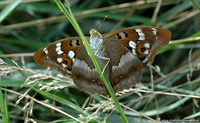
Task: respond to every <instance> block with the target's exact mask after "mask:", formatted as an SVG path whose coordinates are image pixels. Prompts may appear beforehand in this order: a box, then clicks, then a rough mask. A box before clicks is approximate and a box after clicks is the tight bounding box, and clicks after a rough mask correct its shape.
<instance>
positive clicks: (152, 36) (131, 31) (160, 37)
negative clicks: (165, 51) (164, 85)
mask: <svg viewBox="0 0 200 123" xmlns="http://www.w3.org/2000/svg"><path fill="white" fill-rule="evenodd" d="M103 36H104V38H107V39H109V40H119V41H120V43H121V44H122V45H124V46H125V47H127V48H128V49H129V50H130V51H131V52H132V53H133V54H134V55H136V56H137V57H138V58H139V59H140V60H141V62H142V63H143V66H144V67H145V66H148V65H150V64H151V63H153V61H154V58H155V56H156V54H157V52H158V51H159V50H160V49H161V48H162V47H164V46H166V45H167V44H168V43H169V40H170V38H171V32H170V31H169V30H166V29H162V28H154V27H130V28H125V29H120V30H116V31H113V32H110V33H107V34H105V35H103Z"/></svg>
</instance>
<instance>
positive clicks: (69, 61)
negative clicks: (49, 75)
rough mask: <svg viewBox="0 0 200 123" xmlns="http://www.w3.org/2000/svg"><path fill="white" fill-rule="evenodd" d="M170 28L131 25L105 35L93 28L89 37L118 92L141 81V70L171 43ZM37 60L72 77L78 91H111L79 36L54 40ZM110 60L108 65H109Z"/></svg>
mask: <svg viewBox="0 0 200 123" xmlns="http://www.w3.org/2000/svg"><path fill="white" fill-rule="evenodd" d="M170 37H171V33H170V31H168V30H166V29H161V28H153V27H130V28H125V29H120V30H116V31H113V32H110V33H107V34H104V35H101V34H100V33H99V32H98V31H96V30H94V29H92V30H90V38H89V37H86V38H87V40H88V41H89V43H90V46H91V47H92V49H93V50H94V52H95V55H96V56H97V58H98V60H99V61H100V64H101V66H102V67H103V68H104V69H105V71H104V72H105V73H106V75H107V77H108V79H109V81H110V83H111V85H112V87H113V89H114V91H115V92H118V91H122V90H123V89H129V88H130V87H132V86H134V85H135V84H136V83H138V82H140V80H141V77H142V69H143V67H146V66H148V65H150V64H151V63H153V60H154V57H155V55H156V53H157V52H158V50H160V49H161V48H162V47H163V46H165V45H167V44H168V43H169V40H170ZM34 59H35V61H36V62H37V63H38V64H39V65H41V66H45V67H51V68H55V69H57V70H58V71H60V72H61V73H62V74H63V75H66V76H70V77H71V78H72V79H73V81H74V83H75V84H76V85H77V87H78V88H79V90H83V91H85V92H90V93H99V94H108V92H107V90H106V88H105V86H104V84H103V82H102V80H101V77H100V75H99V74H98V72H97V70H96V68H95V67H94V64H93V62H92V60H91V58H90V57H89V55H88V53H87V51H86V49H85V46H84V45H83V42H82V41H81V39H80V38H79V37H73V38H68V39H64V40H60V41H57V42H54V43H52V44H50V45H48V46H46V47H44V48H42V49H40V50H39V51H38V52H36V54H35V56H34ZM107 63H108V64H107Z"/></svg>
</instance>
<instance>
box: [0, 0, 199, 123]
mask: <svg viewBox="0 0 200 123" xmlns="http://www.w3.org/2000/svg"><path fill="white" fill-rule="evenodd" d="M69 3H70V6H71V9H72V12H73V13H74V16H75V17H76V19H77V21H78V22H79V24H80V27H81V29H82V31H83V32H84V34H85V35H89V30H90V29H91V28H95V27H96V26H97V25H98V24H99V23H100V22H101V21H102V19H103V18H104V17H105V16H106V15H107V16H108V17H107V19H106V20H105V21H104V22H103V23H102V24H101V25H100V26H99V27H98V28H97V29H98V31H99V32H100V33H101V34H104V33H108V32H110V31H113V30H116V29H121V28H125V27H131V26H155V27H162V28H166V29H169V30H170V31H171V32H172V39H171V40H172V41H171V42H170V44H169V45H167V46H166V47H164V48H163V49H162V50H161V51H160V52H159V53H158V55H157V56H156V58H155V62H154V63H153V66H152V67H150V68H149V67H147V68H144V70H143V77H142V81H141V83H139V84H137V86H136V87H134V88H133V89H132V90H130V91H128V92H125V91H124V92H123V93H120V94H117V97H118V99H119V101H120V102H121V103H122V104H123V105H125V106H126V107H124V106H122V107H123V108H124V113H125V115H126V117H127V118H128V120H129V122H130V123H133V122H143V123H146V122H148V123H149V122H155V121H154V120H156V121H157V122H166V121H168V122H178V121H180V120H183V119H184V118H186V119H187V120H189V121H199V119H200V110H199V104H200V103H199V101H200V99H199V98H200V94H199V92H200V57H199V56H200V50H199V48H200V42H199V41H200V31H199V30H200V7H199V5H200V0H84V1H83V0H69ZM195 3H196V4H195ZM198 7H199V8H198ZM0 11H1V13H0V22H1V23H0V58H1V59H2V60H3V61H4V62H3V61H0V89H1V91H2V92H3V93H2V94H1V93H0V97H1V100H0V105H1V114H0V116H2V117H3V116H4V115H5V114H6V113H5V112H8V113H9V118H8V119H10V122H12V123H20V122H33V121H35V122H41V123H43V122H44V123H45V122H70V123H71V122H80V121H82V122H111V123H113V122H115V123H121V122H123V120H122V118H121V116H120V114H119V112H118V110H117V109H116V108H115V107H114V104H113V103H112V102H111V100H109V99H108V97H105V96H100V95H97V94H94V95H91V94H87V93H84V92H82V91H79V90H78V89H77V88H76V86H75V85H73V82H72V80H71V79H68V78H66V77H63V76H62V75H60V74H59V73H58V72H57V71H56V70H53V69H50V70H47V68H44V67H40V66H39V65H37V64H36V63H35V62H34V60H33V54H34V52H36V51H37V50H39V49H40V48H42V47H43V46H45V45H47V44H49V43H51V42H54V41H56V40H60V39H63V38H67V37H72V36H77V35H78V34H77V33H76V31H75V30H74V29H73V27H72V25H71V24H70V23H69V21H68V20H67V18H66V17H65V16H64V15H63V13H62V12H61V11H60V9H59V8H58V7H57V5H56V4H55V2H54V1H53V0H14V1H12V0H5V1H0ZM12 60H13V61H14V62H16V63H14V62H13V61H12ZM40 89H42V90H40ZM6 92H7V93H6ZM27 95H29V96H27ZM19 96H20V98H19ZM26 96H27V97H26ZM19 99H20V100H19ZM4 100H7V102H4ZM2 106H3V107H4V108H5V109H6V108H7V110H5V112H2V111H3V108H2ZM127 107H129V108H127ZM104 110H106V111H105V112H103V111H104ZM133 110H136V111H138V112H140V113H142V114H143V115H145V116H146V117H144V116H141V115H140V114H139V113H135V112H134V111H133ZM151 118H152V119H154V120H152V119H151ZM1 121H3V119H1V118H0V122H1ZM7 121H8V120H7ZM199 122H200V121H199Z"/></svg>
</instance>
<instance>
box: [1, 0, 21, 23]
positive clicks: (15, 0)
mask: <svg viewBox="0 0 200 123" xmlns="http://www.w3.org/2000/svg"><path fill="white" fill-rule="evenodd" d="M21 1H22V0H13V2H12V3H11V4H9V5H8V6H6V8H4V9H3V10H2V11H1V13H0V23H1V22H2V21H3V20H4V19H5V18H6V17H7V16H8V15H9V14H10V13H11V12H12V11H13V10H14V9H15V8H16V7H17V5H19V3H20V2H21Z"/></svg>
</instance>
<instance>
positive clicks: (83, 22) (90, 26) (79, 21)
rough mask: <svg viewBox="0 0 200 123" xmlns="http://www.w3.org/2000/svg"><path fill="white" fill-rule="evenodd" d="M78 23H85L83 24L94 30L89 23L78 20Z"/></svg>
mask: <svg viewBox="0 0 200 123" xmlns="http://www.w3.org/2000/svg"><path fill="white" fill-rule="evenodd" d="M78 21H79V22H81V23H83V24H85V25H87V26H89V27H90V28H91V29H92V27H91V26H90V25H89V24H87V23H85V22H83V21H81V20H78Z"/></svg>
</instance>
